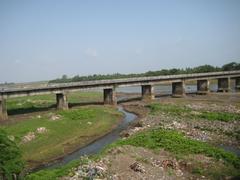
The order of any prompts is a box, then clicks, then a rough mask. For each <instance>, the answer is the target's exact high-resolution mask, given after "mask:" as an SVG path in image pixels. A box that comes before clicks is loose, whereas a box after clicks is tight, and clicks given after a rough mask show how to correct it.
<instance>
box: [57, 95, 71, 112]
mask: <svg viewBox="0 0 240 180" xmlns="http://www.w3.org/2000/svg"><path fill="white" fill-rule="evenodd" d="M56 99H57V109H61V110H66V109H68V101H67V96H66V94H65V93H57V94H56Z"/></svg>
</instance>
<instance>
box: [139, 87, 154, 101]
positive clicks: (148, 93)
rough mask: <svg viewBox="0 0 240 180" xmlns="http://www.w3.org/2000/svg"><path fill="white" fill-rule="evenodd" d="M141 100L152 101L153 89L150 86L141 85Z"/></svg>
mask: <svg viewBox="0 0 240 180" xmlns="http://www.w3.org/2000/svg"><path fill="white" fill-rule="evenodd" d="M142 99H143V100H152V99H154V87H153V86H152V85H142Z"/></svg>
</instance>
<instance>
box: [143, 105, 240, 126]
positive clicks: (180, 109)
mask: <svg viewBox="0 0 240 180" xmlns="http://www.w3.org/2000/svg"><path fill="white" fill-rule="evenodd" d="M147 107H148V108H149V109H150V111H151V113H152V114H154V115H157V114H158V113H166V114H167V115H172V116H183V117H189V118H201V119H207V120H210V121H214V120H218V121H225V122H228V121H235V120H240V114H235V113H228V112H207V111H197V113H196V111H192V110H191V109H190V108H187V107H185V106H177V105H172V104H159V103H153V104H150V105H148V106H147Z"/></svg>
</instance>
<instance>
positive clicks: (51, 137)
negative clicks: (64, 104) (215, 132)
mask: <svg viewBox="0 0 240 180" xmlns="http://www.w3.org/2000/svg"><path fill="white" fill-rule="evenodd" d="M56 115H57V116H60V119H59V120H56V121H53V120H51V116H52V115H51V113H49V114H46V115H44V116H42V117H41V118H39V117H33V118H32V119H30V120H27V121H20V122H18V123H15V124H11V125H5V126H3V127H2V128H4V129H5V130H6V131H7V132H8V134H10V135H12V136H14V137H15V139H16V141H17V143H18V144H19V145H20V148H21V150H22V151H23V158H24V160H26V161H28V160H32V161H45V160H47V159H52V158H54V157H57V156H61V155H63V154H65V153H66V152H69V151H71V150H73V149H75V148H76V147H79V146H82V145H84V144H86V143H87V142H89V141H90V140H93V139H96V138H97V137H99V136H101V135H103V134H105V133H106V132H108V131H110V130H111V129H112V127H113V126H114V125H115V124H116V123H117V121H118V120H119V119H120V118H121V114H120V113H119V112H117V111H116V109H114V108H110V107H103V106H90V107H81V108H78V109H71V110H68V111H59V112H56V114H54V116H56ZM39 127H45V128H46V129H47V132H46V133H44V134H37V133H36V129H37V128H39ZM96 129H97V131H96ZM28 132H35V134H36V138H35V139H34V140H33V141H30V142H28V143H21V139H22V138H23V136H25V135H26V134H27V133H28Z"/></svg>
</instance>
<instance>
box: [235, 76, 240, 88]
mask: <svg viewBox="0 0 240 180" xmlns="http://www.w3.org/2000/svg"><path fill="white" fill-rule="evenodd" d="M235 88H236V89H237V90H240V77H238V78H236V79H235Z"/></svg>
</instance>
